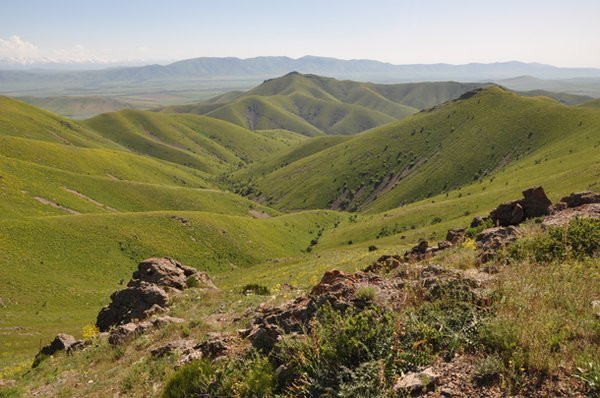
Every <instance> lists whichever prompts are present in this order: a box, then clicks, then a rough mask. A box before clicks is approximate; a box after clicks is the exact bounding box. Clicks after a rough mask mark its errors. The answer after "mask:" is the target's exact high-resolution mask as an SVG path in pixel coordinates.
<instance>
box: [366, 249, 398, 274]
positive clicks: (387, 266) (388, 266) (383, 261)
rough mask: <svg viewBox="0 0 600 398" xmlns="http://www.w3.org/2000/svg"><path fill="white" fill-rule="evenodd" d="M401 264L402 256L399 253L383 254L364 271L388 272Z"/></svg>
mask: <svg viewBox="0 0 600 398" xmlns="http://www.w3.org/2000/svg"><path fill="white" fill-rule="evenodd" d="M400 264H402V257H400V256H399V255H397V254H395V255H383V256H381V257H379V258H378V259H377V260H376V261H375V262H374V263H373V264H371V265H369V266H368V267H367V268H365V269H364V270H363V271H364V272H372V273H374V274H387V273H388V272H390V271H391V270H393V269H395V268H398V266H399V265H400Z"/></svg>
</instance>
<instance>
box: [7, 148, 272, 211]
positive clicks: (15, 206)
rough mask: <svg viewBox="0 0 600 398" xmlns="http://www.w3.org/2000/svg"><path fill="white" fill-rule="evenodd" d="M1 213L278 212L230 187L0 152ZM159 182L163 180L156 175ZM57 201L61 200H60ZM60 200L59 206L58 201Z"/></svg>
mask: <svg viewBox="0 0 600 398" xmlns="http://www.w3.org/2000/svg"><path fill="white" fill-rule="evenodd" d="M0 176H2V178H0V192H1V193H2V195H1V196H0V210H1V212H0V214H1V216H0V218H19V217H25V216H40V215H65V214H72V213H75V212H77V213H106V212H109V213H110V212H144V211H157V210H196V211H198V210H203V211H214V212H215V213H227V214H242V215H244V214H248V211H249V210H250V209H256V210H259V211H261V212H267V213H271V214H276V212H273V211H270V210H269V209H267V208H265V207H264V206H261V205H259V204H257V203H254V202H251V201H250V200H248V199H245V198H242V197H240V196H237V195H234V194H232V193H229V192H223V191H218V190H208V189H195V188H186V187H182V186H175V184H174V183H173V184H169V183H171V181H166V182H165V183H162V184H161V183H156V184H149V183H140V182H133V181H119V180H114V179H112V178H108V177H97V176H89V175H82V174H77V173H72V172H67V171H63V170H58V169H53V168H50V167H46V166H39V165H36V164H33V163H28V162H25V161H22V160H17V159H9V158H4V157H2V156H0ZM157 182H160V181H159V180H158V179H157ZM57 205H58V206H57ZM59 206H60V207H59Z"/></svg>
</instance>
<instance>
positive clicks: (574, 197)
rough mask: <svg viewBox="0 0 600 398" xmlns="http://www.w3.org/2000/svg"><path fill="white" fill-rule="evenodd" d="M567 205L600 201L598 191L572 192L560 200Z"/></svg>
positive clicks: (576, 205)
mask: <svg viewBox="0 0 600 398" xmlns="http://www.w3.org/2000/svg"><path fill="white" fill-rule="evenodd" d="M560 201H561V202H564V203H566V205H567V207H578V206H581V205H585V204H589V203H600V193H596V192H592V191H584V192H574V193H572V194H570V195H569V196H565V197H564V198H562V199H561V200H560Z"/></svg>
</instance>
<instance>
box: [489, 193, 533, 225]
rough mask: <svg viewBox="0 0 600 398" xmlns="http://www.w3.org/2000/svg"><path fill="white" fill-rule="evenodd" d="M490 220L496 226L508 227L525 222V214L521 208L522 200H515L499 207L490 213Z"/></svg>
mask: <svg viewBox="0 0 600 398" xmlns="http://www.w3.org/2000/svg"><path fill="white" fill-rule="evenodd" d="M490 218H491V219H492V221H493V222H494V225H497V226H501V227H508V226H509V225H517V224H519V223H520V222H522V221H523V220H525V213H524V212H523V207H522V206H521V201H520V200H513V201H512V202H506V203H502V204H500V205H498V207H496V208H495V209H494V210H492V211H491V212H490Z"/></svg>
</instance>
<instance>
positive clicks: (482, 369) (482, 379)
mask: <svg viewBox="0 0 600 398" xmlns="http://www.w3.org/2000/svg"><path fill="white" fill-rule="evenodd" d="M503 373H504V363H503V362H502V359H500V357H499V356H497V355H490V356H487V357H485V358H482V359H481V360H480V361H479V362H477V364H476V365H475V374H474V379H475V381H476V382H477V383H478V384H480V385H483V386H485V385H490V384H493V383H496V382H498V381H499V380H500V378H501V376H502V374H503Z"/></svg>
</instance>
